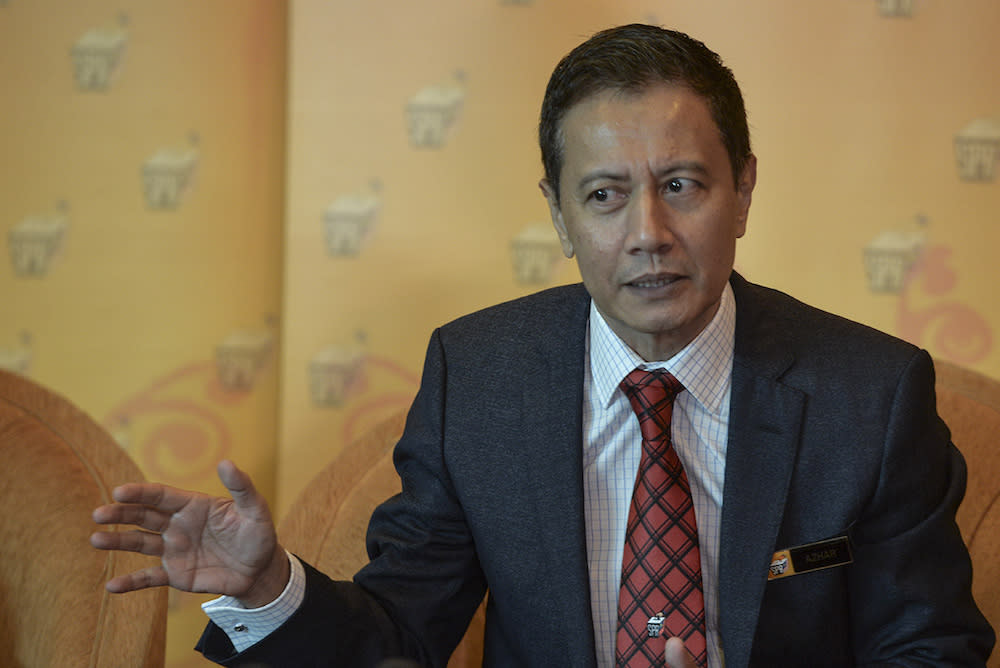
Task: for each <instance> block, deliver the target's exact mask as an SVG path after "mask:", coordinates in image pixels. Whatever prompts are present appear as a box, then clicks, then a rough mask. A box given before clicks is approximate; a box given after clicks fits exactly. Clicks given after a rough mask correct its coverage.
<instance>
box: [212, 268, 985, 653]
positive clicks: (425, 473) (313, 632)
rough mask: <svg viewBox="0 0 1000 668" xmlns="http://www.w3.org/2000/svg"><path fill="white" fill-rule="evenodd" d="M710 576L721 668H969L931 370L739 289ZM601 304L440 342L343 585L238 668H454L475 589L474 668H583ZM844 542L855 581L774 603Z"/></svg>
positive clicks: (450, 334) (972, 616) (879, 340)
mask: <svg viewBox="0 0 1000 668" xmlns="http://www.w3.org/2000/svg"><path fill="white" fill-rule="evenodd" d="M731 282H732V285H733V288H734V291H735V296H736V307H737V317H736V348H735V358H734V364H733V382H732V402H731V415H730V425H729V445H728V453H727V458H726V480H725V487H724V502H723V511H722V544H721V554H720V570H719V597H720V611H721V613H720V614H721V620H720V625H721V632H722V639H723V649H724V652H725V658H726V665H727V668H739V667H742V666H748V665H752V666H768V667H771V666H810V667H813V668H815V667H817V666H851V665H877V664H886V665H888V664H894V665H900V666H916V665H934V666H941V665H962V666H977V665H978V666H981V665H984V662H985V658H986V656H987V655H988V654H989V652H990V648H991V647H992V644H993V632H992V630H991V629H990V627H989V625H988V624H987V623H986V621H985V620H984V619H983V617H982V615H981V614H980V613H979V611H978V609H977V608H976V606H975V604H974V602H973V601H972V598H971V594H970V591H969V589H970V579H971V567H970V562H969V557H968V554H967V551H966V549H965V547H964V545H963V543H962V539H961V536H960V534H959V531H958V529H957V527H956V525H955V522H954V515H955V509H956V508H957V507H958V504H959V502H960V501H961V498H962V495H963V493H964V490H965V465H964V462H963V460H962V458H961V456H960V455H959V453H958V452H957V451H956V450H955V448H954V447H953V446H952V445H951V444H950V441H949V433H948V430H947V428H946V427H945V425H944V424H943V423H942V422H941V420H940V419H939V418H938V416H937V414H936V411H935V399H934V376H933V367H932V364H931V360H930V357H929V356H928V355H927V353H926V352H924V351H921V350H919V349H917V348H916V347H914V346H911V345H909V344H907V343H904V342H901V341H899V340H898V339H894V338H892V337H890V336H888V335H885V334H882V333H879V332H877V331H875V330H872V329H869V328H867V327H864V326H861V325H858V324H856V323H852V322H850V321H847V320H844V319H842V318H839V317H836V316H832V315H830V314H827V313H824V312H821V311H818V310H816V309H813V308H811V307H808V306H806V305H804V304H801V303H800V302H797V301H795V300H793V299H792V298H790V297H788V296H787V295H784V294H781V293H778V292H775V291H772V290H768V289H766V288H762V287H760V286H756V285H753V284H750V283H747V282H746V281H744V280H743V279H742V278H740V277H739V276H738V275H735V274H734V276H733V279H732V281H731ZM589 304H590V300H589V297H588V295H587V294H586V292H585V290H584V289H583V287H582V286H569V287H562V288H555V289H552V290H547V291H545V292H542V293H539V294H537V295H533V296H531V297H527V298H525V299H521V300H517V301H514V302H510V303H507V304H503V305H500V306H496V307H493V308H490V309H487V310H485V311H481V312H479V313H476V314H473V315H470V316H466V317H464V318H461V319H459V320H457V321H455V322H453V323H451V324H449V325H447V326H445V327H442V328H441V329H439V330H438V331H436V332H435V333H434V335H433V336H432V338H431V342H430V346H429V349H428V353H427V360H426V363H425V368H424V375H423V380H422V383H421V387H420V391H419V393H418V395H417V397H416V399H415V401H414V404H413V407H412V409H411V411H410V415H409V418H408V421H407V426H406V430H405V433H404V435H403V437H402V439H401V440H400V442H399V444H398V446H397V448H396V452H395V460H396V466H397V469H398V470H399V473H400V476H401V477H402V481H403V493H402V494H401V495H399V496H397V497H394V498H393V499H390V500H389V501H387V502H386V503H385V504H384V505H382V506H381V507H380V508H379V509H378V510H377V511H376V513H375V515H374V516H373V519H372V523H371V526H370V528H369V535H368V548H369V552H370V554H371V557H372V562H371V563H370V564H369V565H368V566H367V567H366V568H365V569H363V570H362V571H361V572H360V573H359V574H358V575H357V576H356V578H355V583H345V582H332V581H330V580H328V579H327V578H326V577H325V576H322V575H321V574H319V573H317V572H316V571H314V570H312V569H311V568H309V569H308V576H307V578H308V583H307V594H306V601H305V602H304V604H303V606H302V608H301V609H300V610H299V612H298V613H296V615H295V616H294V617H293V618H292V619H291V620H289V622H288V623H287V624H286V625H285V626H284V627H282V629H279V630H278V631H277V632H275V633H274V634H272V636H270V637H269V638H268V639H266V640H265V641H263V642H261V643H259V644H258V645H257V646H255V647H254V648H252V649H251V650H249V651H247V652H245V653H243V654H242V655H238V656H235V657H234V656H232V646H231V645H229V643H228V640H227V639H226V638H225V636H224V634H222V633H221V632H220V631H219V630H218V629H216V628H214V627H212V626H211V625H210V626H209V628H208V629H207V630H206V634H205V635H204V636H203V638H202V642H201V644H200V648H201V649H203V651H205V652H206V655H208V656H210V658H213V659H215V660H217V661H221V662H223V663H228V664H229V665H240V664H241V663H251V662H256V663H257V664H263V665H290V666H291V665H338V666H343V665H352V666H353V665H357V666H371V665H375V664H376V663H377V661H378V660H379V659H380V658H382V657H385V656H399V655H407V656H411V657H414V658H416V659H417V660H418V661H420V662H421V663H422V664H423V665H435V666H443V665H444V664H445V663H446V661H447V658H448V656H449V654H450V652H451V651H452V649H453V648H454V646H455V645H456V644H457V642H458V641H459V639H460V638H461V636H462V633H463V632H464V630H465V628H466V625H467V623H468V621H469V619H470V617H471V615H472V614H473V612H474V611H475V609H476V607H477V606H478V605H479V603H480V601H481V600H482V597H483V595H484V593H485V592H486V590H487V588H488V589H489V598H488V604H487V621H486V651H485V660H484V664H485V665H487V666H517V667H525V666H540V667H541V666H544V667H545V668H552V667H556V666H567V667H591V666H595V665H596V658H595V655H594V638H593V624H592V620H591V610H590V595H589V583H588V566H587V557H586V555H587V551H586V545H585V530H584V511H583V475H582V460H581V457H582V453H581V443H582V427H581V424H582V416H581V406H582V400H583V397H582V382H581V381H582V378H583V365H584V363H585V354H584V350H585V332H586V323H587V318H588V312H589ZM836 536H848V537H849V538H850V541H851V544H852V547H853V556H854V561H853V563H851V564H849V565H846V566H840V567H836V568H830V569H825V570H818V571H812V572H808V573H802V574H799V575H795V576H793V577H788V578H783V579H778V580H773V581H768V579H767V574H768V567H769V565H770V563H771V560H772V555H773V554H774V553H775V552H776V551H777V550H779V549H783V548H787V547H794V546H799V545H803V544H807V543H811V542H814V541H819V540H824V539H828V538H832V537H836Z"/></svg>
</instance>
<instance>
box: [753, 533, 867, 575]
mask: <svg viewBox="0 0 1000 668" xmlns="http://www.w3.org/2000/svg"><path fill="white" fill-rule="evenodd" d="M852 561H854V558H853V557H852V556H851V542H850V541H849V540H848V539H847V536H837V537H836V538H831V539H829V540H821V541H819V542H816V543H808V544H806V545H799V546H798V547H789V548H787V549H784V550H778V551H777V552H775V553H774V556H773V557H771V566H770V568H769V569H768V572H767V579H768V580H780V579H781V578H787V577H789V576H791V575H798V574H800V573H808V572H809V571H818V570H821V569H823V568H833V567H834V566H843V565H844V564H849V563H851V562H852Z"/></svg>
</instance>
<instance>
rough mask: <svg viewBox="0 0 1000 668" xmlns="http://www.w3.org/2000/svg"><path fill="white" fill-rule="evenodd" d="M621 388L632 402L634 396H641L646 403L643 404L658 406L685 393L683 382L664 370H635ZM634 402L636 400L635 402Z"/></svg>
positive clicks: (622, 383) (626, 378)
mask: <svg viewBox="0 0 1000 668" xmlns="http://www.w3.org/2000/svg"><path fill="white" fill-rule="evenodd" d="M619 387H621V388H622V391H624V392H625V394H626V395H627V396H628V398H629V399H630V400H632V397H633V396H634V395H639V396H641V397H642V398H643V399H645V401H644V402H643V403H646V404H647V405H649V404H657V403H660V402H661V401H673V399H674V397H676V396H677V395H678V394H680V393H681V392H683V391H684V386H683V385H682V384H681V381H679V380H677V379H676V378H674V376H673V374H671V373H670V372H669V371H664V370H663V369H652V370H649V371H647V370H646V369H633V370H632V372H631V373H629V374H628V375H627V376H625V379H624V380H623V381H622V382H621V384H620V385H619ZM633 401H634V400H633Z"/></svg>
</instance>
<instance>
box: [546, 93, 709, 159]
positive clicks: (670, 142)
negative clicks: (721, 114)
mask: <svg viewBox="0 0 1000 668" xmlns="http://www.w3.org/2000/svg"><path fill="white" fill-rule="evenodd" d="M560 129H561V133H560V134H561V139H562V149H563V150H562V154H563V174H564V175H565V174H566V172H567V171H568V170H575V169H586V168H587V164H589V163H593V162H606V161H612V162H614V161H616V160H626V161H627V160H632V159H635V160H644V161H653V162H657V161H663V160H670V159H671V158H673V157H678V158H679V157H681V154H684V157H685V159H688V160H694V159H698V160H701V161H710V160H711V161H718V160H722V161H724V163H725V165H724V166H725V167H726V168H728V162H729V157H728V154H727V153H726V150H725V146H724V144H723V142H722V135H721V133H720V131H719V128H718V126H717V125H716V123H715V120H714V119H713V117H712V114H711V111H710V110H709V107H708V103H707V102H706V100H705V99H704V98H703V97H702V96H701V95H699V94H697V93H695V92H694V91H693V90H691V89H690V88H688V87H687V86H684V85H676V84H667V83H658V84H653V85H650V86H647V87H645V88H643V89H641V90H637V91H631V90H619V89H611V90H602V91H599V92H597V93H594V94H592V95H590V96H588V97H585V98H583V99H582V100H580V101H579V102H577V103H576V104H575V105H573V106H572V107H570V109H569V110H568V111H567V112H566V115H565V116H564V118H563V121H562V124H561V128H560Z"/></svg>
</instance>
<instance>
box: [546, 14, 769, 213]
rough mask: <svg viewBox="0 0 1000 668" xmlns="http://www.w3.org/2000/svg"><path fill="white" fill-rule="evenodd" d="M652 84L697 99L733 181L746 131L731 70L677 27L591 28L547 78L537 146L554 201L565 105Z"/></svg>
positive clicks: (745, 149) (746, 146)
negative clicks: (701, 100)
mask: <svg viewBox="0 0 1000 668" xmlns="http://www.w3.org/2000/svg"><path fill="white" fill-rule="evenodd" d="M657 83H670V84H679V85H684V86H687V87H688V88H690V89H691V90H692V91H694V92H695V93H697V94H698V95H700V96H702V97H703V98H704V99H705V101H706V103H707V104H708V109H709V111H710V112H711V114H712V120H714V121H715V125H716V126H717V127H718V128H719V133H720V134H721V136H722V143H723V145H724V146H725V147H726V151H727V152H728V153H729V163H730V166H731V167H732V170H733V183H734V185H735V184H737V183H739V178H740V174H741V173H742V171H743V167H744V166H745V165H746V162H747V159H748V158H749V157H750V131H749V129H748V127H747V114H746V108H745V107H744V105H743V95H742V94H741V93H740V87H739V85H738V84H737V83H736V79H735V78H734V77H733V73H732V71H731V70H730V69H729V68H728V67H726V66H725V65H724V64H723V63H722V59H721V58H720V57H719V56H718V54H716V53H715V52H714V51H712V50H711V49H709V48H708V47H707V46H705V45H704V44H703V43H702V42H699V41H698V40H696V39H693V38H691V37H688V36H687V35H685V34H684V33H682V32H677V31H675V30H665V29H663V28H658V27H656V26H650V25H642V24H638V23H634V24H631V25H626V26H619V27H617V28H610V29H608V30H604V31H601V32H599V33H597V34H596V35H594V36H593V37H591V38H590V39H588V40H587V41H586V42H584V43H583V44H581V45H580V46H578V47H576V48H575V49H573V50H572V51H570V52H569V54H568V55H566V57H565V58H563V59H562V60H561V61H560V62H559V64H558V65H557V66H556V69H555V70H554V71H553V72H552V76H551V77H550V78H549V84H548V86H547V87H546V89H545V99H544V100H543V101H542V113H541V120H540V122H539V124H538V143H539V146H540V147H541V149H542V164H543V166H544V167H545V178H547V179H548V181H549V183H550V184H551V186H552V189H553V192H554V193H555V196H556V201H558V200H559V174H560V172H561V171H562V161H563V142H564V139H565V138H564V136H563V133H562V127H561V126H562V121H563V118H564V117H565V116H566V113H567V112H568V111H569V110H570V108H572V107H573V105H575V104H577V103H578V102H581V101H582V100H584V99H586V98H588V97H590V96H592V95H595V94H597V93H600V92H603V91H605V90H620V91H623V92H630V93H639V92H642V91H643V90H644V89H645V88H647V87H649V86H650V85H654V84H657Z"/></svg>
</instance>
